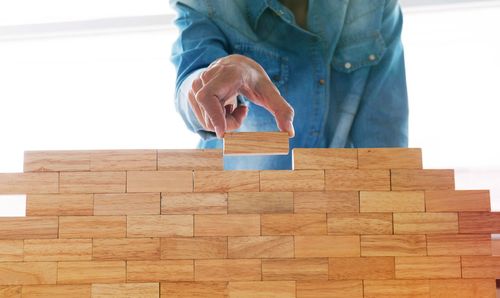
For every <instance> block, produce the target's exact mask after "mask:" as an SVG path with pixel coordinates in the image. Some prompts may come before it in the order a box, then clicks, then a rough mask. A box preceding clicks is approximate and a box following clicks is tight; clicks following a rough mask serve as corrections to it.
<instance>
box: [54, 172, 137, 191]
mask: <svg viewBox="0 0 500 298" xmlns="http://www.w3.org/2000/svg"><path fill="white" fill-rule="evenodd" d="M126 180H127V178H126V174H125V172H61V173H60V178H59V192H61V193H122V192H125V183H126Z"/></svg>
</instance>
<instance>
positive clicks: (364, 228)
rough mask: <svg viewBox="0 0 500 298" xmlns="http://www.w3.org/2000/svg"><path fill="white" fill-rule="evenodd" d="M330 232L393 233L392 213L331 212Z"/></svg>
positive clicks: (358, 233) (338, 233) (357, 233)
mask: <svg viewBox="0 0 500 298" xmlns="http://www.w3.org/2000/svg"><path fill="white" fill-rule="evenodd" d="M328 234H334V235H342V234H356V235H361V234H375V235H376V234H392V214H391V213H354V212H350V213H347V212H345V213H329V214H328Z"/></svg>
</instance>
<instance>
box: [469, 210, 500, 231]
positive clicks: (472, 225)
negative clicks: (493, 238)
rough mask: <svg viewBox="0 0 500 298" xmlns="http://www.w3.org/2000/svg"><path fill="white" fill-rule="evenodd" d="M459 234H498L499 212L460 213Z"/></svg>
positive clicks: (499, 227) (499, 228) (499, 229)
mask: <svg viewBox="0 0 500 298" xmlns="http://www.w3.org/2000/svg"><path fill="white" fill-rule="evenodd" d="M459 230H460V233H490V234H496V233H497V234H498V233H500V212H460V213H459Z"/></svg>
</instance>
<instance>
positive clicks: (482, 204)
mask: <svg viewBox="0 0 500 298" xmlns="http://www.w3.org/2000/svg"><path fill="white" fill-rule="evenodd" d="M425 208H426V210H427V212H430V211H433V212H436V211H438V212H439V211H490V210H491V207H490V191H489V190H455V191H453V190H436V191H426V192H425Z"/></svg>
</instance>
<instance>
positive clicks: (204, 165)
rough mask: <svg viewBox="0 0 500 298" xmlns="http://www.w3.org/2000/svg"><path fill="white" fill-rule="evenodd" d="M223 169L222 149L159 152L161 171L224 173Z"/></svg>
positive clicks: (167, 150)
mask: <svg viewBox="0 0 500 298" xmlns="http://www.w3.org/2000/svg"><path fill="white" fill-rule="evenodd" d="M223 169H224V160H223V157H222V150H221V149H166V150H158V170H160V171H193V170H196V171H222V170H223Z"/></svg>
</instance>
